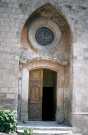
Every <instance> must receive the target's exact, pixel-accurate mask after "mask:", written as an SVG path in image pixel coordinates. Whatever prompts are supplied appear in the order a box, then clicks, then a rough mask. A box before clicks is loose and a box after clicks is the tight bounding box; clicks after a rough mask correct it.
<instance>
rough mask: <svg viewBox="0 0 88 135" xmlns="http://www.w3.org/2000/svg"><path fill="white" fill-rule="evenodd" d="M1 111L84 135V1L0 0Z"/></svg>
mask: <svg viewBox="0 0 88 135" xmlns="http://www.w3.org/2000/svg"><path fill="white" fill-rule="evenodd" d="M0 109H5V110H7V109H12V110H14V111H15V112H16V113H17V116H18V119H19V120H20V121H28V120H40V121H41V120H55V121H57V122H58V123H64V122H67V123H68V124H69V125H71V126H73V127H77V128H78V129H79V130H81V131H83V132H88V129H87V127H88V1H87V0H42V1H41V0H0Z"/></svg>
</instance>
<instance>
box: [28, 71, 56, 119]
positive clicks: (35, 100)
mask: <svg viewBox="0 0 88 135" xmlns="http://www.w3.org/2000/svg"><path fill="white" fill-rule="evenodd" d="M51 73H52V72H50V73H49V72H48V71H47V73H46V75H45V74H44V72H43V69H35V70H32V71H30V72H29V98H28V109H29V110H28V111H29V113H28V115H29V116H28V119H29V120H43V118H44V119H47V120H49V119H50V120H52V119H53V112H55V109H53V108H55V105H54V103H55V102H56V101H55V98H54V97H55V94H54V93H55V90H54V88H53V87H45V86H46V85H44V86H43V84H44V82H45V83H46V84H47V81H48V79H47V78H48V76H50V74H51ZM43 74H44V75H45V77H43ZM47 74H48V75H47ZM44 78H45V79H44ZM52 78H53V79H54V77H53V76H52V77H50V79H49V80H51V79H52ZM44 80H45V81H44ZM43 81H44V82H43ZM51 84H52V82H51ZM49 86H50V83H49ZM53 90H54V91H53ZM50 94H51V95H50ZM50 106H51V107H50ZM42 111H43V112H42ZM49 111H50V112H49ZM51 113H52V114H51ZM50 114H51V115H52V116H50ZM45 115H46V116H45Z"/></svg>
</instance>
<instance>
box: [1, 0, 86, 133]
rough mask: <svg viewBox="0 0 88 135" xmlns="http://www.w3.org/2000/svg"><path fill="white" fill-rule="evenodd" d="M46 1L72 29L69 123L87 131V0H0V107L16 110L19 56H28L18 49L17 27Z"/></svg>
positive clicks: (19, 31)
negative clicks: (63, 17) (70, 111)
mask: <svg viewBox="0 0 88 135" xmlns="http://www.w3.org/2000/svg"><path fill="white" fill-rule="evenodd" d="M47 2H49V3H51V4H52V5H54V6H55V7H56V8H57V9H59V10H60V11H61V12H62V13H63V14H64V16H65V17H66V19H67V21H68V23H69V25H70V28H71V30H72V35H73V43H72V47H71V55H70V56H71V63H70V65H71V67H72V68H71V72H72V76H71V78H70V79H71V80H72V90H71V91H72V125H73V126H75V127H78V128H80V129H81V130H82V131H83V132H88V129H87V128H88V1H87V0H42V1H41V0H0V109H12V110H14V111H17V103H18V93H19V94H20V93H21V92H19V91H18V75H19V74H20V73H19V56H20V53H21V54H22V55H23V56H24V59H26V58H29V57H32V53H31V54H29V53H28V52H26V51H23V50H22V44H21V43H20V37H21V31H22V28H23V26H24V24H25V22H26V20H27V19H28V17H29V16H30V15H31V14H32V13H33V11H35V10H36V9H38V8H39V7H41V6H42V5H44V4H46V3H47ZM19 108H20V107H19ZM19 110H20V109H19ZM68 117H69V116H68Z"/></svg>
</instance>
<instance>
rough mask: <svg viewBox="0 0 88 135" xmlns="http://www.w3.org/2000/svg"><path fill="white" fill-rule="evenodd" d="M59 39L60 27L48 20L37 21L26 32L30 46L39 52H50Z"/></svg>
mask: <svg viewBox="0 0 88 135" xmlns="http://www.w3.org/2000/svg"><path fill="white" fill-rule="evenodd" d="M60 37H61V30H60V27H59V26H58V25H57V24H56V23H55V22H54V21H52V20H50V19H45V18H41V19H37V20H35V21H33V22H32V24H31V25H30V27H29V31H28V38H29V41H30V42H31V45H32V46H34V47H35V48H37V49H40V50H50V49H53V48H54V47H55V46H57V45H58V43H59V41H60Z"/></svg>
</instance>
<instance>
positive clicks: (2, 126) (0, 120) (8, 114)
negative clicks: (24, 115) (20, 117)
mask: <svg viewBox="0 0 88 135" xmlns="http://www.w3.org/2000/svg"><path fill="white" fill-rule="evenodd" d="M16 129H17V117H16V115H15V114H14V112H13V111H11V110H7V111H5V110H1V111H0V132H5V133H13V132H16Z"/></svg>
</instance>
